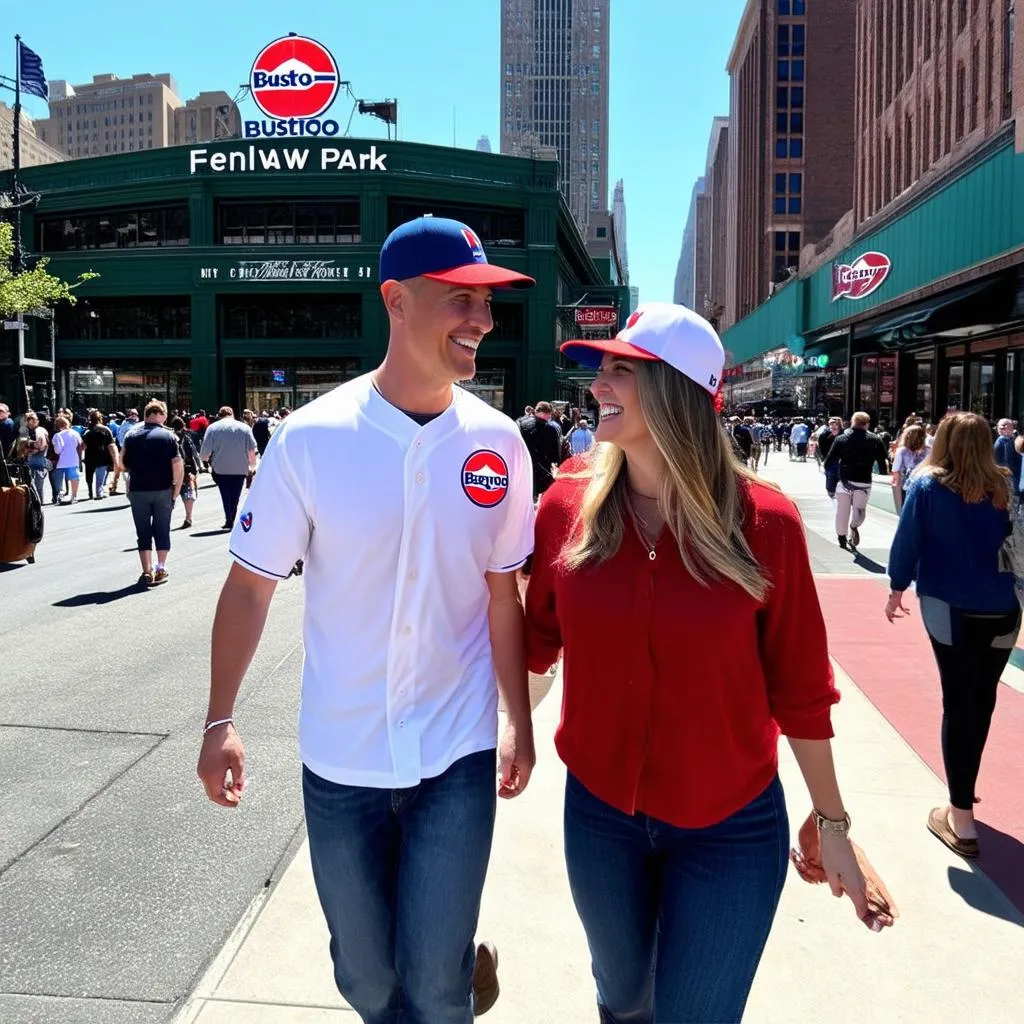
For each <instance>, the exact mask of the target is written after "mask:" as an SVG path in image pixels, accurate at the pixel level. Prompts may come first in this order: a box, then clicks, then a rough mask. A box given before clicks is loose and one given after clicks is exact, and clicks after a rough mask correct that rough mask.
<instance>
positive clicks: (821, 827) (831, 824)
mask: <svg viewBox="0 0 1024 1024" xmlns="http://www.w3.org/2000/svg"><path fill="white" fill-rule="evenodd" d="M811 816H812V817H813V818H814V824H815V825H817V827H818V831H819V832H828V833H830V834H831V835H834V836H848V835H849V834H850V828H851V827H852V825H853V822H852V821H851V820H850V815H849V814H844V815H843V816H842V817H841V818H826V817H825V815H824V814H822V813H821V811H819V810H818V809H817V808H812V810H811Z"/></svg>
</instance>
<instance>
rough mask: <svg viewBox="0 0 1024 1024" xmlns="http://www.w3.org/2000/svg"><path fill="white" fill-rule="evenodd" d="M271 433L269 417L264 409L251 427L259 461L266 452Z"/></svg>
mask: <svg viewBox="0 0 1024 1024" xmlns="http://www.w3.org/2000/svg"><path fill="white" fill-rule="evenodd" d="M271 432H272V431H271V426H270V416H269V414H268V413H267V410H266V409H264V410H263V411H262V412H261V413H260V414H259V416H258V417H257V418H256V422H255V423H253V425H252V436H253V437H254V438H255V439H256V452H257V454H258V455H259V457H260V458H261V459H262V458H263V453H264V452H265V451H266V450H267V445H268V444H270V435H271Z"/></svg>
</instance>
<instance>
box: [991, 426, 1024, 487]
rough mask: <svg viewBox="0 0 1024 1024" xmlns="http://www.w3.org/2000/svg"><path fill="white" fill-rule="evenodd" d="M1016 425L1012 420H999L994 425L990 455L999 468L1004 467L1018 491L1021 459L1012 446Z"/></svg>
mask: <svg viewBox="0 0 1024 1024" xmlns="http://www.w3.org/2000/svg"><path fill="white" fill-rule="evenodd" d="M1016 426H1017V424H1016V423H1014V421H1013V420H1008V419H1005V418H1004V419H1001V420H1000V421H999V422H998V423H997V424H996V433H997V434H998V435H999V436H998V437H997V438H996V443H995V444H994V445H993V446H992V454H993V455H995V458H996V462H997V463H998V464H999V465H1000V466H1005V467H1006V468H1007V469H1008V470H1009V471H1010V474H1011V476H1012V477H1013V486H1014V489H1015V490H1018V491H1019V490H1020V468H1021V462H1022V461H1024V460H1022V457H1021V455H1020V453H1019V452H1018V451H1017V448H1016V446H1015V445H1014V436H1015V433H1016Z"/></svg>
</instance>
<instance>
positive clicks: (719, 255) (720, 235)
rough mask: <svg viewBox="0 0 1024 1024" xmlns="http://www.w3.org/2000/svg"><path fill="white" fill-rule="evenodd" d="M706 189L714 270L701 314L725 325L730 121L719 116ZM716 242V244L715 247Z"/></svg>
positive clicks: (713, 128) (710, 145) (714, 125)
mask: <svg viewBox="0 0 1024 1024" xmlns="http://www.w3.org/2000/svg"><path fill="white" fill-rule="evenodd" d="M705 176H706V178H707V190H708V194H709V195H710V196H711V268H710V270H709V272H708V303H707V307H706V309H705V310H701V311H700V312H701V313H703V314H705V315H707V316H709V317H713V318H714V319H716V320H718V322H719V325H720V326H721V325H722V319H723V314H724V310H725V295H726V291H727V286H726V266H727V263H728V261H727V258H726V256H727V253H728V246H727V244H726V231H727V230H728V219H729V207H730V204H731V196H730V192H729V118H727V117H716V118H715V119H714V121H713V122H712V124H711V139H710V141H709V143H708V164H707V173H706V175H705ZM716 241H717V245H716V244H715V243H716Z"/></svg>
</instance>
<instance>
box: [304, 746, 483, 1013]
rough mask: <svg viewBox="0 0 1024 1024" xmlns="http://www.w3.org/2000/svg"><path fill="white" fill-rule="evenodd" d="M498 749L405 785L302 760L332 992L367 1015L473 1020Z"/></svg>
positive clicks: (308, 827) (471, 757) (311, 843)
mask: <svg viewBox="0 0 1024 1024" xmlns="http://www.w3.org/2000/svg"><path fill="white" fill-rule="evenodd" d="M495 775H496V758H495V752H494V750H485V751H482V752H481V753H477V754H470V755H468V756H467V757H463V758H460V759H459V760H458V761H456V762H455V763H454V764H453V765H452V766H451V767H450V768H449V769H448V770H447V771H445V772H444V773H442V774H441V775H438V776H437V777H436V778H432V779H424V780H423V781H422V782H421V783H420V784H419V785H418V786H413V787H411V788H409V789H370V788H368V787H364V786H342V785H338V784H337V783H334V782H329V781H328V780H327V779H323V778H321V777H320V776H319V775H316V774H314V773H313V772H311V771H310V770H309V769H308V768H305V767H303V769H302V794H303V798H304V802H305V807H306V832H307V834H308V836H309V854H310V859H311V860H312V863H313V879H314V881H315V882H316V889H317V894H318V895H319V897H320V905H321V907H322V908H323V912H324V916H325V917H326V918H327V926H328V928H329V930H330V933H331V959H332V960H333V961H334V979H335V982H336V983H337V986H338V990H339V991H340V992H341V994H342V995H343V996H344V997H345V998H346V999H347V1000H348V1002H349V1004H350V1005H351V1006H352V1008H353V1009H354V1010H355V1011H356V1013H357V1014H358V1015H359V1018H360V1019H361V1020H362V1021H363V1024H472V1022H473V1002H472V980H473V966H474V963H475V955H476V945H475V942H474V935H475V933H476V925H477V917H478V916H479V913H480V896H481V893H482V892H483V887H484V877H485V875H486V873H487V861H488V859H489V857H490V853H491V837H492V834H493V832H494V814H495V804H496V792H497V784H496V781H495Z"/></svg>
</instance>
